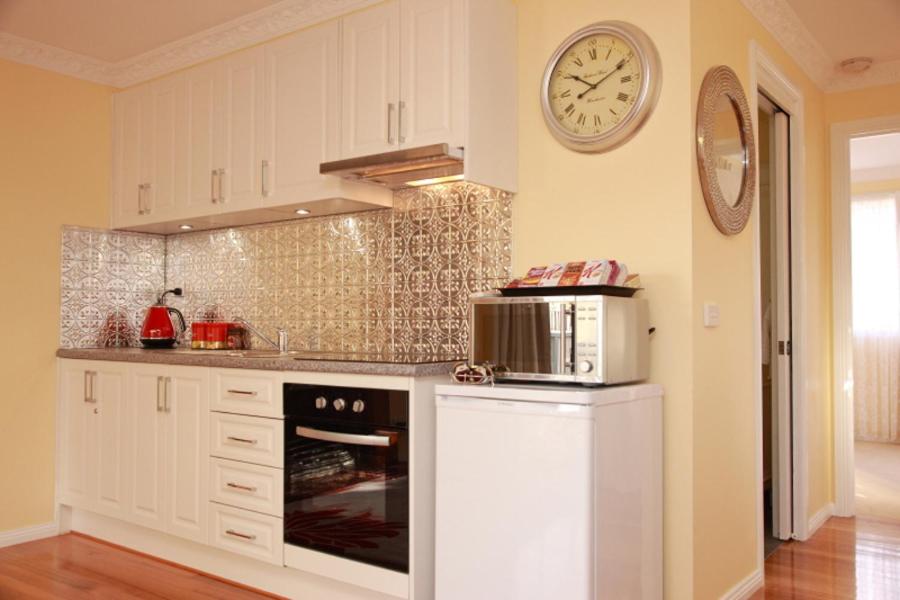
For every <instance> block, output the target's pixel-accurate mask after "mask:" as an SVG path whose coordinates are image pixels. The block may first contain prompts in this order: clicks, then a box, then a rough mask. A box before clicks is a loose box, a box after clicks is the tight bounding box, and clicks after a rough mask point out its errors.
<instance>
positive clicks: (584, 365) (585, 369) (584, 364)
mask: <svg viewBox="0 0 900 600" xmlns="http://www.w3.org/2000/svg"><path fill="white" fill-rule="evenodd" d="M578 370H579V371H581V372H582V373H590V372H591V371H593V370H594V363H592V362H591V361H589V360H583V361H581V362H580V363H578Z"/></svg>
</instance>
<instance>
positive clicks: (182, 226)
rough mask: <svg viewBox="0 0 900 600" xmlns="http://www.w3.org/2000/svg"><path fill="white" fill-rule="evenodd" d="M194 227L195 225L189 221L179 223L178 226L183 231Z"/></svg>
mask: <svg viewBox="0 0 900 600" xmlns="http://www.w3.org/2000/svg"><path fill="white" fill-rule="evenodd" d="M193 228H194V226H193V225H188V224H187V223H185V224H184V225H179V226H178V229H180V230H182V231H190V230H191V229H193Z"/></svg>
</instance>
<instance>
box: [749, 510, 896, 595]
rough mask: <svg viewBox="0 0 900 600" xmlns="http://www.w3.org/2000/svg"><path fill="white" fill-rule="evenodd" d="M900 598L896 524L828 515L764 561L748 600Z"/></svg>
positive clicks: (886, 521) (878, 520) (887, 521)
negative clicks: (760, 581)
mask: <svg viewBox="0 0 900 600" xmlns="http://www.w3.org/2000/svg"><path fill="white" fill-rule="evenodd" d="M763 599H766V600H845V599H846V600H900V522H897V521H889V520H883V519H873V518H863V517H860V518H849V519H845V518H839V517H832V518H831V519H829V520H828V522H827V523H825V524H824V525H823V526H822V527H821V528H820V529H819V530H818V531H817V532H816V533H815V535H813V537H812V538H810V539H809V540H808V541H806V542H787V543H785V544H782V545H781V546H780V547H779V548H778V550H776V551H775V552H774V553H773V554H772V555H771V556H770V557H769V558H768V559H767V560H766V585H765V588H764V589H763V590H760V591H759V592H757V593H756V594H755V595H754V596H753V597H752V600H763Z"/></svg>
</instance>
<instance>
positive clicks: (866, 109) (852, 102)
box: [825, 83, 900, 126]
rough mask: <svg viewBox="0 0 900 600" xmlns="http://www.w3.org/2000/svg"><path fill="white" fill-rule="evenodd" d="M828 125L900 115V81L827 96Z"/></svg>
mask: <svg viewBox="0 0 900 600" xmlns="http://www.w3.org/2000/svg"><path fill="white" fill-rule="evenodd" d="M825 112H826V118H827V120H828V125H829V126H831V125H832V124H833V123H842V122H844V121H857V120H859V119H871V118H874V117H885V116H890V115H900V83H897V84H893V85H882V86H877V87H871V88H865V89H862V90H852V91H849V92H838V93H833V94H828V95H826V96H825Z"/></svg>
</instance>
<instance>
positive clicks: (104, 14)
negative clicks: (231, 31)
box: [0, 0, 278, 62]
mask: <svg viewBox="0 0 900 600" xmlns="http://www.w3.org/2000/svg"><path fill="white" fill-rule="evenodd" d="M276 2H278V0H152V1H149V0H77V1H74V0H0V31H5V32H7V33H11V34H13V35H16V36H19V37H22V38H27V39H29V40H34V41H36V42H40V43H42V44H47V45H50V46H55V47H57V48H62V49H64V50H69V51H71V52H75V53H77V54H82V55H84V56H88V57H91V58H94V59H98V60H102V61H106V62H118V61H122V60H125V59H128V58H134V57H135V56H138V55H139V54H143V53H144V52H148V51H150V50H154V49H156V48H159V47H160V46H163V45H165V44H168V43H170V42H174V41H175V40H180V39H181V38H184V37H187V36H189V35H193V34H196V33H199V32H201V31H204V30H206V29H209V28H210V27H215V26H216V25H221V24H222V23H226V22H228V21H231V20H232V19H235V18H237V17H240V16H243V15H246V14H248V13H252V12H254V11H256V10H259V9H261V8H265V7H267V6H270V5H272V4H275V3H276Z"/></svg>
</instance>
